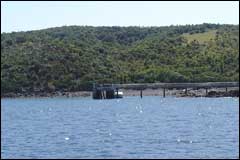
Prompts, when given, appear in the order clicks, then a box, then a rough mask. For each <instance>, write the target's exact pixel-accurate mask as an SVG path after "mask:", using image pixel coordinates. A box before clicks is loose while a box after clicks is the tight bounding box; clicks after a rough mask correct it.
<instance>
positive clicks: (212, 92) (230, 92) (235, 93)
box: [1, 87, 239, 98]
mask: <svg viewBox="0 0 240 160" xmlns="http://www.w3.org/2000/svg"><path fill="white" fill-rule="evenodd" d="M119 91H122V92H123V97H124V96H140V90H129V89H128V90H126V89H120V90H119ZM165 95H166V97H167V96H174V97H239V88H238V87H232V88H228V89H227V91H226V89H225V88H211V89H208V93H207V94H206V89H187V93H186V90H185V89H180V90H176V89H166V91H165ZM91 96H92V91H76V92H59V91H57V92H51V93H50V92H49V93H47V92H41V93H39V92H35V93H7V94H3V95H1V98H31V97H32V98H34V97H35V98H37V97H51V98H53V97H91ZM142 96H143V97H144V96H163V89H144V90H142Z"/></svg>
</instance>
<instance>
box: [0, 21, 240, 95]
mask: <svg viewBox="0 0 240 160" xmlns="http://www.w3.org/2000/svg"><path fill="white" fill-rule="evenodd" d="M207 81H211V82H213V81H239V25H217V24H202V25H186V26H168V27H91V26H64V27H57V28H50V29H44V30H38V31H28V32H13V33H2V34H1V93H9V92H15V93H16V92H35V91H40V92H41V91H47V92H50V91H77V90H86V89H89V87H91V86H92V83H93V82H96V83H141V82H149V83H150V82H207Z"/></svg>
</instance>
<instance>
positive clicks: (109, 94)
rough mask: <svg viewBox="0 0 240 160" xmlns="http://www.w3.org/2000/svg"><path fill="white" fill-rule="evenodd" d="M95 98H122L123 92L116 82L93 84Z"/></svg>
mask: <svg viewBox="0 0 240 160" xmlns="http://www.w3.org/2000/svg"><path fill="white" fill-rule="evenodd" d="M92 96H93V99H114V98H122V97H123V95H122V92H119V90H118V87H117V86H116V85H114V84H100V85H96V84H93V94H92Z"/></svg>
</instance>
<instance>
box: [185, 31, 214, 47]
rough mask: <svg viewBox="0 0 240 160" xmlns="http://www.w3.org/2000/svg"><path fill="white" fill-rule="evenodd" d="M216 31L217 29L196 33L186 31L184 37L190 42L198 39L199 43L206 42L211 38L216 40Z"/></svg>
mask: <svg viewBox="0 0 240 160" xmlns="http://www.w3.org/2000/svg"><path fill="white" fill-rule="evenodd" d="M216 32H217V30H209V31H208V32H204V33H195V34H189V33H184V34H183V37H185V38H186V39H187V41H188V42H192V41H194V40H197V41H198V42H199V43H201V44H202V43H204V42H208V41H210V40H211V39H212V40H214V38H215V36H216Z"/></svg>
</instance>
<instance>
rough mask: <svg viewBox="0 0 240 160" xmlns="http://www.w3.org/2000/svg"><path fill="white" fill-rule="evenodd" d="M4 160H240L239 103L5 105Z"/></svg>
mask: <svg viewBox="0 0 240 160" xmlns="http://www.w3.org/2000/svg"><path fill="white" fill-rule="evenodd" d="M1 117H2V118H1V124H2V125H1V157H2V158H238V157H239V127H238V126H239V98H174V97H168V98H162V97H158V96H155V97H150V96H149V97H143V99H140V97H124V98H123V99H114V100H92V99H91V98H22V99H21V98H19V99H2V100H1Z"/></svg>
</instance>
